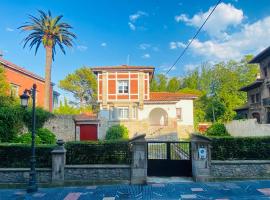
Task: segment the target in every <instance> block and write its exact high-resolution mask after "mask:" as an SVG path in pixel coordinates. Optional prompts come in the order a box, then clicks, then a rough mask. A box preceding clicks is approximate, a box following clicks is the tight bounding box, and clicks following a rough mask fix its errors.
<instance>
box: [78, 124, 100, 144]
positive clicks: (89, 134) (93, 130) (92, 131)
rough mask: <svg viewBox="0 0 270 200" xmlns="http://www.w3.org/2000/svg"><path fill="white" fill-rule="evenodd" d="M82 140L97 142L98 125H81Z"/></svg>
mask: <svg viewBox="0 0 270 200" xmlns="http://www.w3.org/2000/svg"><path fill="white" fill-rule="evenodd" d="M80 140H97V124H81V125H80Z"/></svg>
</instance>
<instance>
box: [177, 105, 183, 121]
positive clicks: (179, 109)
mask: <svg viewBox="0 0 270 200" xmlns="http://www.w3.org/2000/svg"><path fill="white" fill-rule="evenodd" d="M176 117H177V119H180V120H181V119H182V108H176Z"/></svg>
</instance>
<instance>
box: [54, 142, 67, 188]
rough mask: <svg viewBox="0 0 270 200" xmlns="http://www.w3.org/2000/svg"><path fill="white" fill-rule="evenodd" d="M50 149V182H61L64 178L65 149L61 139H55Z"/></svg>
mask: <svg viewBox="0 0 270 200" xmlns="http://www.w3.org/2000/svg"><path fill="white" fill-rule="evenodd" d="M56 143H57V146H56V147H55V148H54V149H53V150H52V152H51V153H52V182H53V183H63V182H64V178H65V164H66V149H65V147H64V141H63V140H57V142H56Z"/></svg>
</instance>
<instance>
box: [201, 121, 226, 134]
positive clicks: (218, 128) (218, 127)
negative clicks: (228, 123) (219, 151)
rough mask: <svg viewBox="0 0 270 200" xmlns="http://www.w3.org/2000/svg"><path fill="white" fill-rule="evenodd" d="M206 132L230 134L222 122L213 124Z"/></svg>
mask: <svg viewBox="0 0 270 200" xmlns="http://www.w3.org/2000/svg"><path fill="white" fill-rule="evenodd" d="M205 134H206V135H207V136H230V135H229V133H228V131H227V130H226V127H225V126H224V124H222V123H215V124H213V125H212V126H210V127H209V128H208V129H207V130H206V132H205Z"/></svg>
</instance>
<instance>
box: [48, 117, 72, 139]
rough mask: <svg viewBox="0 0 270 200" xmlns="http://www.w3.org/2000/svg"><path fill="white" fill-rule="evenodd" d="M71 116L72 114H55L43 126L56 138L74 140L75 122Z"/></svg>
mask: <svg viewBox="0 0 270 200" xmlns="http://www.w3.org/2000/svg"><path fill="white" fill-rule="evenodd" d="M73 117H74V116H73V115H55V116H54V117H53V118H51V119H49V120H48V121H47V122H46V123H45V124H44V126H43V127H44V128H47V129H49V130H50V131H52V132H53V133H55V135H56V138H57V139H62V140H64V141H65V142H67V141H75V123H74V120H73Z"/></svg>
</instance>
